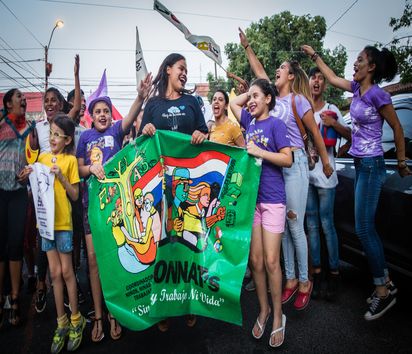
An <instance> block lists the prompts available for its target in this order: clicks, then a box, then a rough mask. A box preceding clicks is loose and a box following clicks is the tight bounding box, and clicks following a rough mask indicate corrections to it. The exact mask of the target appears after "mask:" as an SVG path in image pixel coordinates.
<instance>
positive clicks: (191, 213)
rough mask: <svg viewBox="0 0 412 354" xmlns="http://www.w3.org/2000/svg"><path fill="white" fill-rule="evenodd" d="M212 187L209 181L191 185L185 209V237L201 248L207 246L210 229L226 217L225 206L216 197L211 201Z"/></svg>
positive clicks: (183, 225) (183, 226)
mask: <svg viewBox="0 0 412 354" xmlns="http://www.w3.org/2000/svg"><path fill="white" fill-rule="evenodd" d="M210 197H211V188H210V185H209V183H207V182H200V183H199V184H198V185H196V186H190V188H189V198H188V201H187V204H186V208H185V209H184V210H183V224H182V230H183V239H185V240H186V241H188V242H189V243H190V244H192V245H193V246H196V248H197V249H199V250H204V249H205V248H206V246H207V234H208V230H209V229H210V228H211V227H212V226H213V225H214V224H215V223H216V222H218V221H220V220H223V219H224V218H225V212H226V208H225V207H219V204H220V202H219V201H218V199H217V198H215V199H214V200H213V201H212V203H210Z"/></svg>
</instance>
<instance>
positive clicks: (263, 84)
mask: <svg viewBox="0 0 412 354" xmlns="http://www.w3.org/2000/svg"><path fill="white" fill-rule="evenodd" d="M252 86H257V87H259V88H260V89H261V90H262V92H263V94H264V95H265V96H268V95H270V96H271V99H270V102H269V104H268V108H269V111H271V110H272V109H273V108H274V107H275V104H276V92H275V89H274V88H273V85H272V84H271V83H270V82H269V81H268V80H266V79H256V80H254V81H253V82H252V83H251V84H250V87H252Z"/></svg>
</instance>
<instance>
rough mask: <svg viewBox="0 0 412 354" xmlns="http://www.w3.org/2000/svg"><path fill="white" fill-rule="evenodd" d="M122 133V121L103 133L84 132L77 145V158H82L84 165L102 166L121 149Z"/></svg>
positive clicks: (95, 131) (94, 130)
mask: <svg viewBox="0 0 412 354" xmlns="http://www.w3.org/2000/svg"><path fill="white" fill-rule="evenodd" d="M123 137H124V132H123V129H122V121H121V120H119V121H117V122H115V123H114V124H113V125H112V126H111V127H110V128H108V129H106V130H105V131H104V132H99V131H97V130H96V129H89V130H86V131H84V132H83V133H82V135H80V139H79V143H78V144H77V152H76V157H77V158H83V159H84V164H85V165H90V164H94V163H100V164H102V165H103V164H104V163H105V162H106V161H107V160H108V159H110V158H111V157H112V156H113V155H114V154H116V152H118V151H119V150H120V149H121V148H122V144H123Z"/></svg>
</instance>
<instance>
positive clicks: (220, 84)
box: [206, 72, 230, 102]
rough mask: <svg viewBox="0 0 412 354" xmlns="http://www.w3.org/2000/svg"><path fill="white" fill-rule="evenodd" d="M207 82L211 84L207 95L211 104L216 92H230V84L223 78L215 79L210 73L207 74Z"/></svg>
mask: <svg viewBox="0 0 412 354" xmlns="http://www.w3.org/2000/svg"><path fill="white" fill-rule="evenodd" d="M206 80H207V82H208V83H209V93H208V94H207V99H208V100H209V102H212V97H213V95H214V93H215V92H216V90H218V89H221V90H225V91H227V92H228V91H229V90H230V82H228V81H226V79H225V78H224V77H222V76H219V77H218V78H217V79H215V76H214V75H213V74H212V73H210V72H209V73H207V76H206Z"/></svg>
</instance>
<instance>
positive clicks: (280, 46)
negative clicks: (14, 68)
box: [225, 11, 347, 106]
mask: <svg viewBox="0 0 412 354" xmlns="http://www.w3.org/2000/svg"><path fill="white" fill-rule="evenodd" d="M325 34H326V22H325V19H324V18H323V17H322V16H314V17H311V16H310V15H304V16H295V15H293V14H291V13H290V12H289V11H284V12H282V13H280V14H276V15H273V16H271V17H265V18H263V19H261V20H259V21H258V22H257V23H252V24H251V26H250V27H249V28H247V29H246V35H247V38H248V40H249V43H250V45H251V46H252V48H253V50H254V52H255V53H256V55H257V57H258V58H259V60H260V61H261V63H262V64H263V66H264V68H265V70H266V73H267V74H268V76H269V77H270V78H273V79H274V77H275V72H276V69H277V68H278V67H279V66H280V64H281V63H282V62H284V61H285V60H298V61H299V63H300V64H301V66H302V67H303V69H304V70H305V71H306V72H308V71H309V69H310V68H311V67H312V66H313V63H312V62H311V60H310V59H309V58H308V57H307V56H306V55H305V54H304V53H303V52H302V51H301V50H300V47H301V45H303V44H309V45H311V46H312V47H313V48H314V49H315V50H316V51H317V52H318V53H320V55H322V58H323V59H324V61H325V62H326V63H327V64H328V65H329V66H330V67H331V68H332V69H333V70H334V71H335V73H336V74H337V75H339V76H343V75H344V70H345V65H346V60H347V55H346V51H345V48H344V47H343V46H338V47H336V48H335V49H333V50H329V49H324V47H323V39H324V37H325ZM225 53H226V55H227V56H228V59H229V66H228V71H231V72H233V73H234V74H236V75H238V76H240V77H242V78H244V79H245V80H247V81H250V80H252V79H253V78H254V75H253V72H252V71H251V69H250V66H249V63H248V60H247V57H246V55H245V53H244V49H243V48H242V46H241V45H240V44H238V43H228V44H226V45H225ZM342 93H343V92H342V91H340V90H337V89H335V88H332V87H329V88H328V91H327V92H326V97H327V99H328V101H329V102H332V103H335V104H337V105H338V106H341V105H342V104H343V103H344V100H343V98H342Z"/></svg>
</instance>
